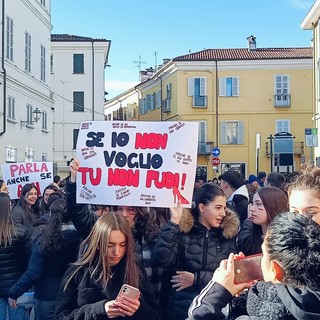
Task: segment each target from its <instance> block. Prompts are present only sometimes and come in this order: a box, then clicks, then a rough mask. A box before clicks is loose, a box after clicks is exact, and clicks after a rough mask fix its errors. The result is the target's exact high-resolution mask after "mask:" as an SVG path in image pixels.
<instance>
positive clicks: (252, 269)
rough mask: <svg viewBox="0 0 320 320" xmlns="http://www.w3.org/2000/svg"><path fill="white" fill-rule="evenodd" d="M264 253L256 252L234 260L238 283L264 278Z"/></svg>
mask: <svg viewBox="0 0 320 320" xmlns="http://www.w3.org/2000/svg"><path fill="white" fill-rule="evenodd" d="M261 258H262V254H255V255H251V256H247V257H243V258H238V259H235V260H234V282H235V283H236V284H240V283H246V282H251V281H254V280H261V279H263V274H262V269H261Z"/></svg>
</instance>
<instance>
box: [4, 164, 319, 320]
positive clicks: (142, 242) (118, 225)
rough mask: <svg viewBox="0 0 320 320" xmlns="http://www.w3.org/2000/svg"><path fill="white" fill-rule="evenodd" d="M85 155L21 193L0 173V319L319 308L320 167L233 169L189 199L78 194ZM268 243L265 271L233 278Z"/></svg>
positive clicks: (306, 314)
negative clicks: (186, 203) (126, 290)
mask: <svg viewBox="0 0 320 320" xmlns="http://www.w3.org/2000/svg"><path fill="white" fill-rule="evenodd" d="M79 166H80V163H79V161H78V160H77V159H73V160H72V161H71V163H70V175H69V176H68V177H67V178H66V179H63V180H61V179H60V177H59V176H56V177H54V182H53V183H52V184H50V185H48V186H47V187H46V188H45V190H44V191H43V193H42V195H40V194H39V191H38V190H37V188H36V186H35V185H33V184H26V185H24V186H23V188H22V191H21V195H20V198H19V200H18V201H12V200H11V199H10V193H9V191H10V190H9V189H8V187H7V185H6V183H5V181H3V180H0V320H5V319H9V320H13V319H15V320H26V319H36V320H51V319H105V318H110V319H114V318H118V317H121V318H122V317H128V318H130V319H150V320H153V319H174V320H182V319H186V318H188V319H199V320H200V319H236V318H237V317H240V316H242V317H243V316H245V317H247V319H319V318H320V310H319V306H320V304H319V302H320V301H319V296H320V293H319V287H320V278H319V277H320V272H319V271H320V266H319V263H318V261H319V259H320V232H319V228H320V226H319V225H320V168H317V167H311V166H306V167H305V168H303V169H302V170H301V171H299V172H294V173H291V174H288V175H286V176H285V175H283V174H281V173H279V172H271V173H269V174H266V173H265V172H259V174H258V175H257V176H255V175H253V174H251V175H249V176H248V179H245V177H244V176H243V175H242V174H241V173H239V172H238V171H233V170H229V171H226V172H224V173H222V174H221V175H220V176H218V177H216V178H214V179H213V180H211V181H203V180H197V181H196V182H195V185H194V193H193V203H192V207H191V208H190V209H186V208H182V205H181V203H179V204H178V205H177V207H175V208H151V207H137V206H111V205H110V206H109V205H106V204H91V205H86V204H79V203H77V202H76V185H77V181H76V172H77V170H78V168H79ZM288 211H291V212H293V213H291V214H290V213H286V212H288ZM301 247H303V248H304V250H302V249H301ZM300 249H301V250H300ZM282 252H286V256H287V258H286V257H284V255H283V253H282ZM261 253H262V254H263V265H262V271H263V277H264V281H259V282H258V283H254V284H252V283H250V284H249V283H245V284H241V285H240V284H235V283H234V259H237V258H238V257H242V256H243V255H246V256H247V255H253V254H261ZM294 254H295V258H294V257H293V256H294ZM288 257H289V258H290V259H289V258H288ZM288 259H289V260H288ZM316 262H317V263H316ZM124 284H125V285H129V286H132V287H135V288H138V289H139V292H140V293H139V298H138V299H136V298H133V297H129V296H122V297H121V298H118V293H119V292H120V291H121V290H122V286H123V285H124ZM297 288H299V290H300V291H299V292H298V290H297ZM235 295H237V297H234V296H235ZM28 296H31V297H33V300H32V301H27V302H26V301H24V298H25V297H28ZM270 297H271V298H270ZM265 305H267V306H268V308H267V307H264V306H265ZM188 310H189V312H188ZM255 317H256V318H255ZM119 319H120V318H119ZM239 319H240V318H239ZM241 319H245V318H241Z"/></svg>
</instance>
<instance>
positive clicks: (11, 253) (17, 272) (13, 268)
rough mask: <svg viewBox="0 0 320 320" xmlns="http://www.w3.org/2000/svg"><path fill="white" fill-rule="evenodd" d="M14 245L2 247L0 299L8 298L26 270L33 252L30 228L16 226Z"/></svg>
mask: <svg viewBox="0 0 320 320" xmlns="http://www.w3.org/2000/svg"><path fill="white" fill-rule="evenodd" d="M15 230H16V235H15V233H13V239H12V244H11V245H7V246H6V247H4V245H3V244H1V246H0V298H8V289H9V288H10V287H11V286H12V285H13V284H14V283H15V282H16V281H17V280H18V279H19V277H20V276H21V275H22V274H23V272H24V271H25V270H26V268H27V265H28V260H29V256H30V251H31V241H32V240H31V235H30V233H29V231H28V228H27V227H25V226H23V225H21V224H16V225H15Z"/></svg>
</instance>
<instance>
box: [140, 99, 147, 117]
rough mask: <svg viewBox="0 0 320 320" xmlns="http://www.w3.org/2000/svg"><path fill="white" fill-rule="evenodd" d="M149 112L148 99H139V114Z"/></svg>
mask: <svg viewBox="0 0 320 320" xmlns="http://www.w3.org/2000/svg"><path fill="white" fill-rule="evenodd" d="M146 112H147V103H146V99H145V98H144V99H139V114H145V113H146Z"/></svg>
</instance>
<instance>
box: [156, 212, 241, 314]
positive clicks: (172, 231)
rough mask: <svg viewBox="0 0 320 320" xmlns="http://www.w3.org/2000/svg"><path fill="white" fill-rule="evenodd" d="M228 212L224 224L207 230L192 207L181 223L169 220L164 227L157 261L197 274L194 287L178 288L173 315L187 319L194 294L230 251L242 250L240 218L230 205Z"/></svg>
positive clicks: (159, 263)
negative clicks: (199, 221) (237, 244)
mask: <svg viewBox="0 0 320 320" xmlns="http://www.w3.org/2000/svg"><path fill="white" fill-rule="evenodd" d="M226 214H227V215H226V217H225V218H224V220H223V222H222V224H221V227H220V228H211V229H210V230H207V228H206V227H204V226H203V225H202V224H200V223H198V222H195V221H194V219H193V217H192V215H191V212H190V211H189V210H184V214H183V216H182V218H181V221H180V224H179V225H177V224H175V223H172V222H168V223H167V224H166V225H165V226H164V227H163V229H162V230H161V234H160V236H159V238H158V240H157V242H156V245H155V247H154V250H153V253H152V261H153V264H154V265H158V266H163V267H169V266H177V270H180V271H188V272H191V273H193V274H194V275H195V282H194V284H193V285H192V286H191V287H189V288H186V289H184V290H181V291H176V292H174V294H173V301H172V307H171V319H175V320H180V319H185V318H186V317H187V311H188V308H189V305H190V304H191V302H192V300H193V298H194V297H195V296H196V295H198V294H199V293H200V291H201V290H202V289H203V288H204V287H205V286H206V285H207V284H208V282H209V281H210V280H211V278H212V275H213V272H214V270H215V269H216V268H217V267H218V266H219V264H220V261H221V260H223V259H226V258H227V257H228V255H229V253H230V252H233V253H236V252H238V250H237V247H236V236H237V231H238V228H239V219H238V217H237V214H236V213H235V212H233V211H231V210H229V209H226Z"/></svg>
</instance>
